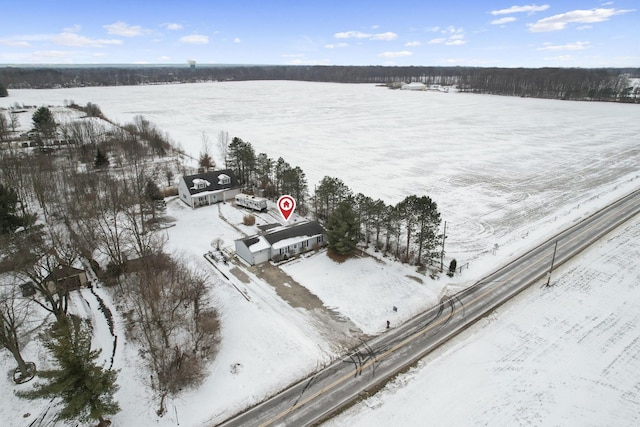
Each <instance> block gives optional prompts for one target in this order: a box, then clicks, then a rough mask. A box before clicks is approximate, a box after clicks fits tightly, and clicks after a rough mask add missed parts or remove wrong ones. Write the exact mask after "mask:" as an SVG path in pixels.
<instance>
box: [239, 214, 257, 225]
mask: <svg viewBox="0 0 640 427" xmlns="http://www.w3.org/2000/svg"><path fill="white" fill-rule="evenodd" d="M242 223H243V224H244V225H255V223H256V217H255V216H253V215H245V216H244V217H243V218H242Z"/></svg>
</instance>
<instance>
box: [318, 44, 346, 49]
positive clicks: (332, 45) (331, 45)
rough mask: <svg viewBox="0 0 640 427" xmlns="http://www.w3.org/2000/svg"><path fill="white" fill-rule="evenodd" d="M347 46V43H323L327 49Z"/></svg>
mask: <svg viewBox="0 0 640 427" xmlns="http://www.w3.org/2000/svg"><path fill="white" fill-rule="evenodd" d="M347 46H349V44H348V43H329V44H325V45H324V47H325V48H327V49H335V48H337V47H347Z"/></svg>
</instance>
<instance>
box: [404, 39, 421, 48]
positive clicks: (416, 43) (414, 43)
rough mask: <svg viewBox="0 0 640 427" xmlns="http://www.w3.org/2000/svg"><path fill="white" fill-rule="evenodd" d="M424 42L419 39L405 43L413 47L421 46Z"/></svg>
mask: <svg viewBox="0 0 640 427" xmlns="http://www.w3.org/2000/svg"><path fill="white" fill-rule="evenodd" d="M421 44H422V43H420V42H419V41H417V40H416V41H412V42H407V43H405V44H404V45H405V46H406V47H413V46H420V45H421Z"/></svg>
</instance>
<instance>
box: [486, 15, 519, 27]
mask: <svg viewBox="0 0 640 427" xmlns="http://www.w3.org/2000/svg"><path fill="white" fill-rule="evenodd" d="M517 20H518V18H514V17H513V16H506V17H504V18H499V19H494V20H493V21H491V24H493V25H502V24H508V23H509V22H513V21H517Z"/></svg>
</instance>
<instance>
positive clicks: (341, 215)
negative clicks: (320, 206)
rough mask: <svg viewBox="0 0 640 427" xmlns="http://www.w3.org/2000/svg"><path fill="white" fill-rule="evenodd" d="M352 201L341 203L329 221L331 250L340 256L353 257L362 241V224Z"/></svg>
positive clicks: (328, 232) (328, 229) (328, 230)
mask: <svg viewBox="0 0 640 427" xmlns="http://www.w3.org/2000/svg"><path fill="white" fill-rule="evenodd" d="M351 206H352V202H351V201H350V200H347V201H344V202H341V203H340V204H339V205H338V206H337V208H336V209H335V211H334V212H333V214H332V215H331V217H329V221H327V238H328V240H329V250H331V251H333V252H334V253H336V254H338V255H351V254H352V253H353V252H354V251H355V250H356V244H357V243H358V240H359V239H360V224H359V223H358V218H357V217H356V213H355V212H354V211H353V208H352V207H351Z"/></svg>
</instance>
